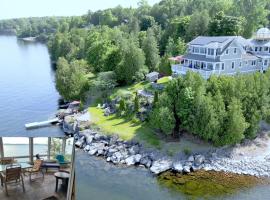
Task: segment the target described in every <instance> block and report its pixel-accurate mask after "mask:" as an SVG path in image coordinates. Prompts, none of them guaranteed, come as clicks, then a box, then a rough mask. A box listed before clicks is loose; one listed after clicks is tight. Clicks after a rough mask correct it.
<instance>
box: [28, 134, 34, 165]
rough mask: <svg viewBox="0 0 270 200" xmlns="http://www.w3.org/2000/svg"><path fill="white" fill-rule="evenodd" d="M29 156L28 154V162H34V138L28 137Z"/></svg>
mask: <svg viewBox="0 0 270 200" xmlns="http://www.w3.org/2000/svg"><path fill="white" fill-rule="evenodd" d="M29 156H30V160H29V161H30V163H34V159H33V157H34V138H32V137H30V138H29Z"/></svg>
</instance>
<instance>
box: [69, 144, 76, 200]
mask: <svg viewBox="0 0 270 200" xmlns="http://www.w3.org/2000/svg"><path fill="white" fill-rule="evenodd" d="M70 167H71V170H70V178H69V182H68V191H67V200H74V199H75V196H74V195H75V189H76V188H75V144H74V141H73V146H72V154H71V166H70Z"/></svg>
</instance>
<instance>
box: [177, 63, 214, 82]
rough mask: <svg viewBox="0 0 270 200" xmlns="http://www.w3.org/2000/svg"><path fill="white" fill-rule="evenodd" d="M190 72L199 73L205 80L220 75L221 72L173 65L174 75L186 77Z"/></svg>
mask: <svg viewBox="0 0 270 200" xmlns="http://www.w3.org/2000/svg"><path fill="white" fill-rule="evenodd" d="M188 71H192V72H197V73H199V74H200V75H201V76H202V77H203V78H204V79H208V78H209V77H210V76H211V75H213V74H217V75H218V74H219V71H215V70H211V69H200V68H194V67H188V66H185V65H183V64H178V65H172V72H173V74H174V75H186V74H187V72H188Z"/></svg>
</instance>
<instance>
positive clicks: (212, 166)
mask: <svg viewBox="0 0 270 200" xmlns="http://www.w3.org/2000/svg"><path fill="white" fill-rule="evenodd" d="M74 138H75V146H76V147H77V148H80V149H83V150H84V151H85V152H87V153H88V154H90V155H91V156H100V157H103V158H104V159H106V161H107V162H112V163H114V164H122V165H127V166H132V165H137V166H144V167H146V168H148V169H149V170H150V171H151V172H152V173H154V174H160V173H162V172H165V171H168V170H171V171H175V172H179V173H189V172H191V171H197V170H206V171H209V170H214V171H224V172H232V173H237V174H247V175H255V176H264V177H270V157H269V158H265V159H262V160H252V159H249V158H246V159H241V160H234V159H233V158H231V157H229V156H218V154H217V153H215V152H211V153H210V152H209V153H208V154H207V155H201V154H194V155H190V156H189V157H187V158H179V159H175V158H174V159H173V158H171V157H169V156H165V155H163V154H161V153H160V152H159V151H157V150H149V149H146V148H144V147H143V145H141V144H140V143H138V142H136V141H124V140H122V139H120V138H119V137H118V136H117V135H113V136H108V135H103V134H101V133H99V132H97V131H95V130H91V129H86V130H84V131H79V132H77V133H75V135H74Z"/></svg>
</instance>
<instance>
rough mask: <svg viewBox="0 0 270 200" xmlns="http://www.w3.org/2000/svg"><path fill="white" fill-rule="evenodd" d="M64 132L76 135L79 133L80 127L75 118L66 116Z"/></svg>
mask: <svg viewBox="0 0 270 200" xmlns="http://www.w3.org/2000/svg"><path fill="white" fill-rule="evenodd" d="M62 128H63V131H64V132H65V133H67V134H71V135H73V134H75V133H77V132H79V126H78V123H77V121H76V120H75V119H74V116H66V117H65V118H64V120H63V124H62Z"/></svg>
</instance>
